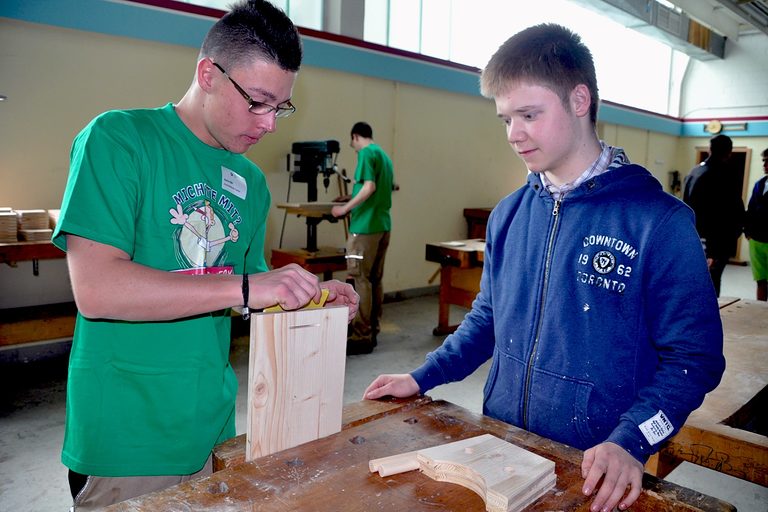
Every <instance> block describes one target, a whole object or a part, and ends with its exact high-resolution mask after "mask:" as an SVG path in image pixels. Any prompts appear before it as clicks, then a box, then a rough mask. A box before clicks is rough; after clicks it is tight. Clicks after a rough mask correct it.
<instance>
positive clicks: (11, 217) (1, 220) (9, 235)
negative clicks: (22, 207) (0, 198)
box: [0, 207, 19, 243]
mask: <svg viewBox="0 0 768 512" xmlns="http://www.w3.org/2000/svg"><path fill="white" fill-rule="evenodd" d="M18 229H19V228H18V225H17V220H16V212H14V211H13V210H12V209H11V208H7V207H2V208H0V243H13V242H16V241H17V240H18Z"/></svg>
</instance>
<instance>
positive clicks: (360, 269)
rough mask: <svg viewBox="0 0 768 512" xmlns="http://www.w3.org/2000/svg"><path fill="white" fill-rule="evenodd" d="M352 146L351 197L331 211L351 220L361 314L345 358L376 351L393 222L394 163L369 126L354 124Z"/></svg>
mask: <svg viewBox="0 0 768 512" xmlns="http://www.w3.org/2000/svg"><path fill="white" fill-rule="evenodd" d="M350 146H352V148H353V149H354V150H355V151H357V168H356V169H355V184H354V187H353V188H352V197H351V199H349V201H348V202H347V203H346V204H345V205H343V206H334V207H333V210H332V213H333V215H334V216H335V217H343V216H345V215H347V214H349V215H350V222H349V238H348V240H347V272H348V278H349V279H351V280H352V281H353V282H354V286H355V290H356V291H357V293H359V294H360V309H359V311H358V315H357V317H356V318H355V319H354V320H353V321H352V324H351V325H350V326H349V336H348V339H347V354H350V355H351V354H369V353H371V352H372V351H373V348H374V347H375V346H376V336H377V334H378V333H379V323H380V321H381V312H382V304H383V302H384V290H383V288H382V286H381V280H382V278H383V277H384V257H385V256H386V254H387V247H389V233H390V231H391V230H392V219H391V217H390V215H389V210H390V208H392V185H393V182H394V174H393V171H392V160H390V158H389V156H387V154H386V153H385V152H384V150H383V149H381V147H379V146H378V145H377V144H376V143H375V142H374V141H373V130H372V129H371V127H370V125H369V124H368V123H364V122H359V123H355V125H354V126H353V127H352V131H351V142H350Z"/></svg>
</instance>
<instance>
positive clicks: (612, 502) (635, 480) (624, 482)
mask: <svg viewBox="0 0 768 512" xmlns="http://www.w3.org/2000/svg"><path fill="white" fill-rule="evenodd" d="M581 476H582V478H584V480H585V481H584V487H582V492H583V493H584V494H586V495H587V496H590V495H592V493H594V492H595V488H596V486H597V484H598V482H599V481H600V479H601V478H603V484H602V485H601V486H600V489H599V490H598V492H597V496H595V499H594V500H593V501H592V506H591V507H590V508H589V509H590V510H591V511H592V512H603V511H605V512H607V511H610V510H613V509H614V508H616V506H617V505H618V507H619V510H626V509H627V508H629V507H630V506H631V505H632V504H633V503H634V502H635V500H636V499H637V497H638V496H640V491H641V490H642V484H643V465H642V464H640V461H638V460H637V459H635V458H634V457H633V456H632V455H630V454H629V452H627V451H626V450H625V449H624V448H622V447H621V446H619V445H617V444H615V443H610V442H605V443H601V444H599V445H597V446H594V447H592V448H590V449H589V450H587V451H585V452H584V460H583V461H582V463H581ZM628 486H629V492H627V487H628ZM625 494H626V496H624V495H625ZM622 497H623V499H622Z"/></svg>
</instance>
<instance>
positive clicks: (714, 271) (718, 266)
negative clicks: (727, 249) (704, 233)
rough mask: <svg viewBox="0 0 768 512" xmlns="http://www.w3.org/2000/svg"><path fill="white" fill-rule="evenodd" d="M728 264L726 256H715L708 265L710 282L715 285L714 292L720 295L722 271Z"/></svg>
mask: <svg viewBox="0 0 768 512" xmlns="http://www.w3.org/2000/svg"><path fill="white" fill-rule="evenodd" d="M727 264H728V258H727V257H726V258H717V259H713V260H712V265H711V266H710V267H709V275H710V277H712V284H714V285H715V293H717V296H718V297H719V296H720V283H721V281H722V278H723V271H724V270H725V266H726V265H727Z"/></svg>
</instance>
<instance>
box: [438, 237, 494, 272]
mask: <svg viewBox="0 0 768 512" xmlns="http://www.w3.org/2000/svg"><path fill="white" fill-rule="evenodd" d="M484 255H485V240H484V239H482V238H472V239H468V240H451V241H448V242H432V243H428V244H427V248H426V260H427V261H434V262H436V263H440V264H441V265H450V266H452V267H459V268H472V267H482V266H483V257H484Z"/></svg>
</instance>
